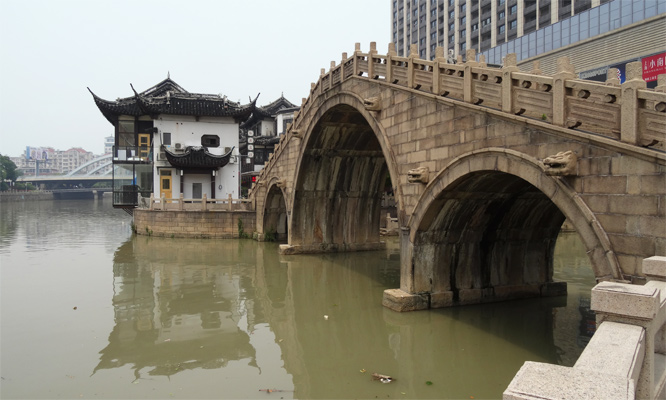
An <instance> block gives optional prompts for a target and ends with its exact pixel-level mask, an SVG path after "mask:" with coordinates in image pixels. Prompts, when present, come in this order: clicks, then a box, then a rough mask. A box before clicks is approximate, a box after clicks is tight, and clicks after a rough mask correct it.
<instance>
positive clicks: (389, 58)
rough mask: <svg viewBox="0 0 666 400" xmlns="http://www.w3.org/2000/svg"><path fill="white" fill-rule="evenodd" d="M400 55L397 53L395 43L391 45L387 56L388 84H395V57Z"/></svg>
mask: <svg viewBox="0 0 666 400" xmlns="http://www.w3.org/2000/svg"><path fill="white" fill-rule="evenodd" d="M397 54H398V53H396V51H395V43H389V45H388V54H387V55H386V82H388V83H393V61H392V60H393V57H395V56H396V55H397Z"/></svg>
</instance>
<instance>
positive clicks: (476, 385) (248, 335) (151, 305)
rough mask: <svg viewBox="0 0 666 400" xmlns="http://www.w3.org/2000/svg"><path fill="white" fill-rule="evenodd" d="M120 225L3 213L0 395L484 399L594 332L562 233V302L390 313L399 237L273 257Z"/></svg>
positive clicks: (43, 209) (98, 216)
mask: <svg viewBox="0 0 666 400" xmlns="http://www.w3.org/2000/svg"><path fill="white" fill-rule="evenodd" d="M129 222H130V219H129V217H128V216H127V215H125V214H124V213H122V212H120V211H117V210H113V209H112V208H111V207H110V204H108V202H107V203H106V204H101V203H100V204H95V203H94V202H92V201H76V202H69V201H63V202H51V203H49V202H42V203H31V204H28V203H26V204H21V205H10V206H8V207H5V205H4V204H3V206H2V208H0V224H1V225H0V226H2V230H1V231H0V232H1V233H2V237H1V238H0V240H1V241H0V243H1V244H0V264H1V267H2V270H1V272H2V279H1V280H0V285H1V289H0V295H1V296H2V302H1V305H2V314H1V315H2V324H0V329H1V334H2V340H1V341H0V346H1V350H0V358H1V362H2V377H3V381H2V385H0V397H2V398H40V397H41V398H57V397H61V398H80V397H107V398H171V397H175V398H178V397H180V398H255V397H262V398H265V397H266V396H267V394H266V393H265V392H262V391H260V390H262V389H263V390H265V389H279V390H283V392H280V393H279V394H278V393H274V394H272V395H271V396H273V397H278V396H279V397H283V398H292V397H293V398H313V399H316V398H375V397H380V398H389V397H390V398H469V397H470V396H474V397H475V398H497V397H500V396H501V393H502V391H503V390H504V389H505V388H506V386H507V385H508V383H509V381H510V380H511V378H512V377H513V376H514V374H515V373H516V371H517V370H518V369H519V368H520V366H521V365H522V364H523V363H524V362H525V360H532V361H539V362H549V363H560V364H563V365H572V364H573V362H574V361H575V360H576V358H577V357H578V354H580V352H581V351H582V348H583V346H584V345H585V343H586V342H587V340H589V337H590V336H591V333H592V331H593V330H594V316H593V315H592V314H591V313H590V312H589V308H588V307H589V290H590V288H591V287H592V285H593V284H594V278H593V276H592V272H591V268H590V267H589V262H588V261H587V256H586V255H585V252H584V250H583V249H582V246H581V245H580V242H579V241H578V239H577V236H576V235H575V234H574V235H569V236H566V235H565V236H563V237H562V238H561V240H560V242H559V243H560V244H558V247H557V248H556V253H557V257H556V260H557V261H556V264H555V270H556V275H558V276H559V278H560V279H563V280H566V281H568V282H569V296H568V298H567V299H566V300H565V299H564V298H549V299H533V300H522V301H515V302H506V303H498V304H486V305H477V306H468V307H460V308H451V309H442V310H431V311H427V312H413V313H396V312H393V311H390V310H388V309H385V308H383V307H382V305H381V298H382V292H383V291H384V290H385V289H387V288H395V287H398V286H399V249H398V243H397V241H391V240H389V241H388V246H387V250H386V251H384V252H366V253H351V254H328V255H310V256H291V257H281V256H279V255H278V252H277V245H275V244H272V243H257V242H254V241H250V240H242V241H237V240H187V239H169V238H151V237H145V236H132V235H131V234H130V230H129ZM74 306H78V307H77V309H76V310H73V307H74ZM324 316H328V318H327V319H326V318H324ZM45 355H46V356H45ZM362 370H364V371H365V372H361V371H362ZM372 372H377V373H382V374H387V375H391V376H393V377H394V378H395V379H396V380H395V381H394V382H393V383H391V384H387V385H385V384H381V383H379V382H377V381H373V380H371V379H370V374H371V373H372ZM37 381H38V382H39V384H38V385H37V384H35V382H37ZM426 381H430V382H432V383H433V385H426V384H425V382H426ZM403 393H404V394H403Z"/></svg>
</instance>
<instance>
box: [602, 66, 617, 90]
mask: <svg viewBox="0 0 666 400" xmlns="http://www.w3.org/2000/svg"><path fill="white" fill-rule="evenodd" d="M619 71H620V70H619V69H617V68H608V72H607V73H606V82H605V83H606V85H608V86H620V78H618V77H617V74H618V72H619Z"/></svg>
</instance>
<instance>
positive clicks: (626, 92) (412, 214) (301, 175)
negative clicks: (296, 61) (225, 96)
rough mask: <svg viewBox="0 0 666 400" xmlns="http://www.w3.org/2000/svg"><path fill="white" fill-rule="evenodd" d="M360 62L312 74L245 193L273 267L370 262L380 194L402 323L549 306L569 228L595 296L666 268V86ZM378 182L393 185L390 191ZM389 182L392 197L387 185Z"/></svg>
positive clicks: (391, 57) (389, 299) (560, 288)
mask: <svg viewBox="0 0 666 400" xmlns="http://www.w3.org/2000/svg"><path fill="white" fill-rule="evenodd" d="M437 55H438V57H437V58H436V59H435V60H433V61H426V60H422V59H418V58H417V57H416V55H415V51H414V49H412V55H410V56H409V57H398V56H396V53H395V51H394V48H393V47H392V46H390V47H389V51H388V55H379V54H377V51H376V49H375V45H374V43H371V46H370V51H369V52H367V53H363V52H362V51H361V50H360V46H359V45H358V44H357V45H356V51H355V52H354V53H353V55H352V56H351V57H347V55H346V53H345V54H343V55H342V61H341V63H340V64H337V65H336V63H335V62H332V63H331V67H330V70H329V71H325V70H323V69H322V71H321V75H320V77H319V80H318V81H317V82H316V83H313V84H312V86H311V91H310V96H309V97H308V98H307V99H304V100H303V104H302V107H301V110H300V112H298V113H297V115H296V116H295V119H294V122H293V124H292V125H291V126H290V127H289V128H288V130H287V133H286V134H285V135H283V136H282V137H281V140H280V143H279V144H278V145H277V146H276V148H275V153H274V154H273V155H272V157H271V158H270V160H269V161H268V162H267V163H266V165H265V168H264V169H263V170H262V172H261V174H260V175H259V177H258V179H257V183H256V184H255V186H254V187H253V189H252V191H251V197H252V198H253V199H254V202H255V207H256V212H257V232H258V235H259V239H260V240H261V239H262V237H264V235H266V234H268V233H270V234H275V233H276V232H277V233H283V234H285V235H286V238H287V242H288V244H285V245H282V246H281V250H280V251H281V252H282V253H284V254H296V253H308V252H327V251H355V250H369V249H376V248H379V247H381V245H382V243H381V242H380V238H379V226H380V223H379V215H380V206H381V197H382V193H383V192H384V191H386V190H387V187H388V190H392V191H393V193H394V195H395V199H396V202H397V211H398V220H399V225H400V231H401V232H400V241H401V244H400V246H401V278H400V288H399V289H390V290H387V291H385V293H384V299H383V304H384V305H385V306H387V307H389V308H392V309H394V310H399V311H406V310H417V309H426V308H438V307H447V306H451V305H462V304H472V303H479V302H488V301H499V300H505V299H512V298H521V297H531V296H549V295H558V294H562V293H564V292H566V283H558V282H554V281H553V250H554V245H555V241H556V238H557V235H558V233H559V231H560V227H561V225H562V223H563V221H565V219H568V220H569V221H570V222H571V223H572V224H573V225H574V227H575V229H576V230H577V231H578V233H579V235H580V237H581V239H582V241H583V243H584V245H585V247H586V248H587V252H588V255H589V258H590V261H591V265H592V268H593V269H594V273H595V275H596V277H597V279H598V280H616V281H624V282H626V281H632V282H637V283H639V282H642V281H643V278H644V274H643V273H642V271H641V260H642V259H643V258H646V257H650V256H653V255H666V218H665V215H666V154H665V152H664V149H665V147H664V143H665V142H666V134H665V132H666V112H665V111H666V76H660V81H659V86H658V87H657V88H656V89H654V90H647V89H646V85H645V82H644V81H643V80H642V79H641V65H640V63H636V64H630V65H628V66H627V76H628V78H627V81H626V82H625V83H623V84H620V83H619V82H618V80H617V79H613V78H612V77H614V76H616V75H613V73H612V72H613V71H611V73H609V76H610V77H611V78H610V79H608V80H607V82H605V83H601V82H590V81H583V80H578V79H576V75H575V74H574V68H573V66H572V65H571V64H570V63H569V60H568V59H567V58H563V59H560V60H558V65H557V73H556V74H555V75H554V76H545V75H543V74H541V73H540V71H539V65H535V66H534V68H533V70H532V71H531V72H529V73H526V72H521V71H520V70H519V69H518V68H517V66H516V59H515V55H508V56H507V58H506V60H505V63H504V66H503V67H501V68H491V67H488V66H487V65H486V64H485V62H484V60H483V59H480V60H477V57H476V55H475V53H474V52H473V51H468V53H467V57H466V59H467V61H466V62H463V61H462V58H460V57H459V59H458V60H457V63H455V64H451V63H447V62H446V60H445V58H444V57H443V53H442V49H438V52H437ZM387 177H388V178H387ZM387 182H388V184H387Z"/></svg>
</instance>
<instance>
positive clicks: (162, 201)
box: [160, 196, 167, 211]
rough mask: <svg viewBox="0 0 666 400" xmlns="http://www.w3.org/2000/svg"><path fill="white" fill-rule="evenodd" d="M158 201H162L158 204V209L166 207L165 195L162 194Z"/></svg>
mask: <svg viewBox="0 0 666 400" xmlns="http://www.w3.org/2000/svg"><path fill="white" fill-rule="evenodd" d="M160 203H162V204H160V209H161V210H162V211H164V210H166V209H167V208H166V197H165V196H162V198H161V199H160Z"/></svg>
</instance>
